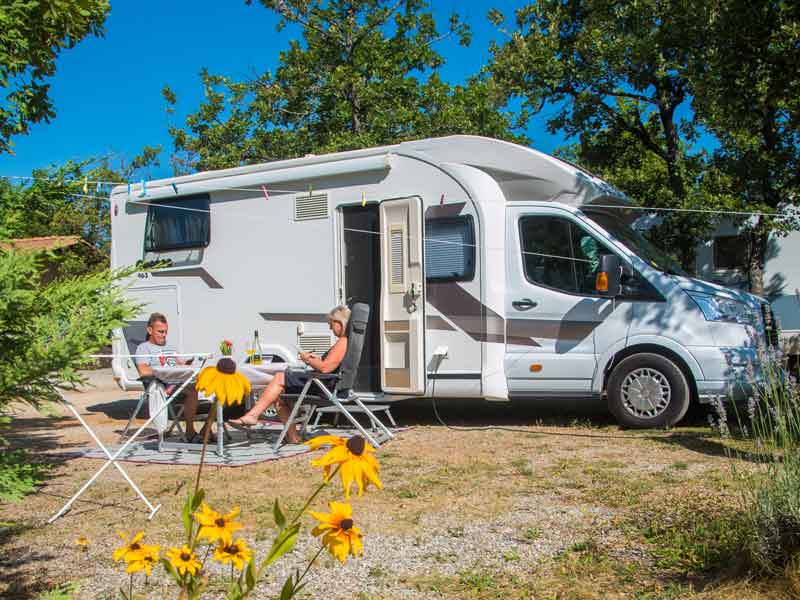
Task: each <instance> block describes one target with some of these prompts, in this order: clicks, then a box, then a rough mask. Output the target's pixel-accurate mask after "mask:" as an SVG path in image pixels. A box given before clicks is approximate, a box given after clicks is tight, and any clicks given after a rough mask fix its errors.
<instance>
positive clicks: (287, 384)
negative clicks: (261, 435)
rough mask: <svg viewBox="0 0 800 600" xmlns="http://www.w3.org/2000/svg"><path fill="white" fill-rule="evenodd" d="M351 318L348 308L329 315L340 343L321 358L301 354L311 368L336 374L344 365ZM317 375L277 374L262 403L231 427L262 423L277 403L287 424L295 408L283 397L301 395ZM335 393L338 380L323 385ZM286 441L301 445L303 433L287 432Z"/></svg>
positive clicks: (329, 321) (281, 417)
mask: <svg viewBox="0 0 800 600" xmlns="http://www.w3.org/2000/svg"><path fill="white" fill-rule="evenodd" d="M349 319H350V309H349V308H347V307H346V306H337V307H336V308H334V309H333V310H331V311H330V312H329V313H328V327H330V330H331V331H332V332H333V335H335V336H336V338H337V340H336V343H335V344H334V345H333V346H331V348H330V350H328V351H327V352H326V353H325V354H323V355H322V356H321V357H318V356H315V355H314V354H313V353H311V352H301V353H300V360H302V361H303V362H304V363H305V364H307V365H308V366H309V367H311V368H312V369H314V370H315V371H318V372H320V373H335V372H336V371H337V370H338V368H339V365H341V363H342V360H343V359H344V356H345V354H346V353H347V336H346V335H345V332H346V331H347V321H348V320H349ZM312 373H313V372H308V373H304V372H302V371H286V372H278V373H275V376H274V377H273V378H272V381H270V382H269V384H268V385H267V387H266V388H264V391H263V392H261V396H260V397H259V398H258V402H256V403H255V404H254V405H253V408H251V409H250V410H249V411H248V412H247V413H246V414H245V415H244V416H242V417H241V418H240V419H232V420H230V421H229V423H230V424H232V425H234V426H236V425H238V426H244V427H247V426H251V425H256V424H257V423H258V418H259V417H260V416H261V414H262V413H263V412H264V411H265V410H267V409H268V408H269V407H270V406H272V404H273V403H277V411H278V417H280V419H281V421H282V422H284V423H286V421H287V420H288V419H289V415H290V413H291V407H290V406H289V405H288V404H287V403H286V402H285V401H283V400H281V394H284V393H285V394H299V393H301V392H302V391H303V388H304V387H305V385H306V383H308V380H309V379H311V378H313V374H312ZM323 383H324V384H325V385H326V386H328V388H329V389H330V390H331V391H333V387H334V386H335V385H336V382H335V381H334V380H330V381H324V382H323ZM286 439H287V441H288V442H289V443H290V444H298V443H300V434H299V433H298V432H297V430H296V429H295V428H294V427H290V428H289V430H288V431H287V432H286Z"/></svg>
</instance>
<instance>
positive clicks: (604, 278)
mask: <svg viewBox="0 0 800 600" xmlns="http://www.w3.org/2000/svg"><path fill="white" fill-rule="evenodd" d="M594 288H595V289H596V290H597V291H598V292H607V291H608V273H606V272H605V271H600V272H599V273H598V274H597V278H596V279H595V281H594Z"/></svg>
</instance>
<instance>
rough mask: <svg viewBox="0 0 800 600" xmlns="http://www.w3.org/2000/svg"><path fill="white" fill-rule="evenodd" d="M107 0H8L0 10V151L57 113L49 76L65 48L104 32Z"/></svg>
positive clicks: (8, 147)
mask: <svg viewBox="0 0 800 600" xmlns="http://www.w3.org/2000/svg"><path fill="white" fill-rule="evenodd" d="M110 9H111V6H110V4H109V2H108V0H37V1H35V2H34V1H32V0H4V1H3V3H2V10H0V88H2V89H4V90H8V92H7V93H6V94H5V98H4V99H3V102H2V104H0V153H4V152H11V142H10V138H11V137H12V136H14V135H19V134H25V133H27V132H28V129H29V127H30V125H31V124H33V123H39V122H42V121H44V122H49V121H50V120H51V119H52V118H53V117H54V116H55V110H54V108H53V104H52V101H51V99H50V96H49V93H50V86H49V84H48V83H47V78H49V77H51V76H52V75H53V74H54V73H55V71H56V59H57V58H58V55H59V54H60V53H61V51H62V50H64V49H68V48H72V47H74V46H75V45H76V44H77V43H78V42H80V41H81V40H82V39H83V38H85V37H86V36H87V35H97V36H99V35H101V34H102V33H103V22H104V21H105V20H106V16H107V15H108V12H109V10H110Z"/></svg>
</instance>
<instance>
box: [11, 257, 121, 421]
mask: <svg viewBox="0 0 800 600" xmlns="http://www.w3.org/2000/svg"><path fill="white" fill-rule="evenodd" d="M41 261H42V256H41V255H35V254H32V253H23V252H6V251H0V411H2V410H3V408H4V407H5V406H7V405H8V404H9V403H10V402H13V401H23V402H27V403H29V404H31V405H33V406H38V405H39V404H40V403H41V402H42V401H45V400H55V399H56V398H57V393H56V382H58V384H72V385H74V384H77V383H79V382H80V381H81V377H80V375H79V374H78V372H77V370H78V368H80V367H81V366H82V365H84V364H86V362H87V359H88V355H89V354H91V353H92V352H96V351H97V350H98V349H100V348H101V347H102V346H103V345H105V344H107V343H108V340H109V335H110V333H111V331H112V329H114V328H115V327H120V326H122V324H123V322H124V319H126V318H130V317H131V316H132V315H133V311H134V308H135V307H134V306H133V305H132V304H131V303H130V302H128V301H126V300H125V299H124V297H123V291H124V290H123V287H122V286H121V285H120V280H121V278H122V277H124V276H125V275H127V273H113V272H110V271H103V272H101V273H94V274H90V275H85V276H82V277H75V278H71V279H65V280H60V281H56V282H52V283H50V284H47V285H41V284H40V283H39V282H40V268H41Z"/></svg>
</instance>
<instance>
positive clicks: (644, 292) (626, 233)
mask: <svg viewBox="0 0 800 600" xmlns="http://www.w3.org/2000/svg"><path fill="white" fill-rule="evenodd" d="M111 203H112V232H113V237H112V250H111V253H112V265H113V266H114V267H123V266H130V265H134V264H137V263H140V264H141V263H144V264H148V263H153V262H155V261H166V263H167V265H168V266H166V267H161V268H158V269H156V270H153V271H147V270H143V271H142V272H141V273H137V275H136V283H135V284H134V286H133V287H132V288H131V289H130V291H129V295H130V296H131V297H132V298H134V299H135V300H137V301H139V302H142V303H144V304H145V306H144V308H143V309H142V315H141V317H140V318H139V319H138V320H136V321H134V322H132V323H131V324H130V326H129V327H128V328H126V329H125V331H124V332H123V333H122V335H121V336H120V337H119V338H118V339H117V340H115V342H114V344H115V351H116V352H117V353H125V352H126V351H127V350H129V349H130V348H132V347H133V345H134V344H135V343H137V342H138V341H140V340H141V339H142V338H143V322H142V321H143V320H144V319H146V315H147V314H148V313H149V312H151V311H160V312H163V313H166V314H167V316H168V318H169V320H170V324H171V328H170V342H171V343H172V344H173V345H176V346H178V347H179V349H180V350H181V351H183V352H200V351H214V350H215V349H216V348H217V346H218V344H219V342H220V341H221V340H222V339H226V338H227V339H232V340H233V341H234V343H235V345H236V346H238V347H237V350H238V351H240V352H241V350H243V346H244V345H246V343H247V340H248V339H249V338H250V337H251V336H252V334H253V331H254V330H258V331H259V334H260V339H261V340H262V343H263V350H264V352H265V353H268V354H269V355H270V357H271V359H272V360H276V361H289V362H291V361H294V359H295V357H296V353H297V350H298V348H299V349H314V350H320V351H321V350H324V349H325V348H326V347H327V346H329V345H330V343H331V338H330V334H329V332H328V330H327V327H326V323H325V315H326V313H327V311H328V310H329V309H330V308H331V307H332V306H334V305H336V304H340V303H345V302H352V301H363V302H366V303H368V304H369V305H370V306H371V307H372V317H371V325H372V328H371V331H370V332H369V335H368V340H367V343H366V345H365V349H364V354H363V359H362V368H361V369H360V372H359V376H360V379H359V381H358V386H359V388H360V389H359V390H358V391H360V392H361V393H362V396H367V397H372V398H376V399H377V398H380V399H381V401H387V400H392V399H400V398H407V397H411V396H426V397H430V396H431V395H435V397H436V398H437V399H438V398H447V397H475V398H486V399H488V400H508V399H517V398H519V399H530V400H535V399H536V398H549V399H552V398H554V397H587V396H588V397H594V398H597V399H598V400H600V399H602V398H605V397H607V399H608V405H609V408H610V410H611V411H612V412H613V413H614V415H615V416H616V417H617V418H618V419H619V420H620V421H621V422H622V423H624V424H626V425H629V426H663V425H669V424H673V423H675V422H677V421H679V420H680V419H681V418H682V417H683V415H684V414H685V412H686V409H687V407H688V405H689V402H690V401H692V400H699V401H703V400H707V399H709V398H710V397H712V396H715V395H726V394H728V393H729V391H730V390H731V389H734V390H735V391H736V390H741V389H743V388H742V386H743V385H744V384H745V378H746V376H745V370H746V366H747V364H748V363H755V362H756V361H757V352H756V349H757V346H758V345H759V344H760V343H767V344H770V343H774V341H775V340H774V339H773V338H774V331H773V330H772V329H771V328H770V326H769V324H770V318H769V317H770V315H771V309H770V306H769V304H767V303H766V302H765V301H763V300H761V299H759V298H756V297H754V296H752V295H749V294H746V293H743V292H740V291H736V290H732V289H727V288H725V287H722V286H720V285H715V284H712V283H706V282H703V281H699V280H696V279H691V278H689V277H686V276H683V275H681V274H680V271H679V269H678V267H677V266H676V265H673V264H672V262H671V261H670V259H669V258H668V257H666V256H665V255H664V254H663V253H662V252H660V251H659V250H658V249H657V248H656V247H654V246H653V245H651V244H650V243H648V242H647V241H645V240H644V238H642V237H641V236H640V235H639V234H637V233H636V232H635V231H634V230H633V229H632V228H631V227H630V226H629V223H630V222H631V221H632V220H633V219H634V218H635V217H636V216H637V215H636V213H635V212H634V211H630V210H629V209H628V207H629V206H631V203H630V201H629V200H628V199H627V198H626V197H625V196H624V194H622V193H621V192H619V191H618V190H616V189H614V188H613V187H611V186H610V185H608V184H607V183H605V182H603V181H601V180H599V179H597V178H595V177H593V176H592V175H591V174H589V173H587V172H586V171H583V170H582V169H580V168H578V167H575V166H573V165H570V164H568V163H566V162H563V161H561V160H559V159H557V158H554V157H552V156H548V155H545V154H542V153H540V152H537V151H535V150H532V149H530V148H525V147H522V146H518V145H515V144H511V143H507V142H501V141H497V140H492V139H486V138H481V137H474V136H452V137H445V138H437V139H426V140H419V141H414V142H405V143H401V144H397V145H392V146H385V147H380V148H370V149H365V150H357V151H351V152H341V153H336V154H328V155H323V156H307V157H304V158H299V159H294V160H285V161H278V162H272V163H266V164H260V165H252V166H246V167H238V168H232V169H225V170H220V171H211V172H205V173H197V174H194V175H189V176H184V177H176V178H172V179H164V180H160V181H150V182H147V184H146V186H144V185H141V184H140V185H134V186H132V188H130V189H129V188H127V187H124V186H122V187H117V188H115V189H114V190H113V192H112V194H111ZM618 283H619V284H620V285H617V284H618ZM598 287H599V288H600V289H601V290H604V291H598ZM764 315H766V316H767V317H766V319H765V317H764ZM765 322H766V326H765ZM113 366H114V372H115V374H116V377H117V379H118V381H119V383H120V385H121V386H123V387H125V388H128V387H135V386H136V385H137V382H136V381H135V377H136V375H135V370H134V369H133V365H132V363H131V362H130V360H127V359H117V360H115V361H114V365H113ZM740 384H741V385H740Z"/></svg>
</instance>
